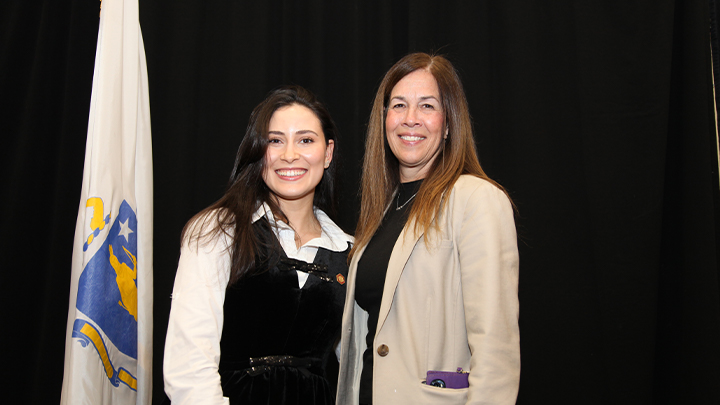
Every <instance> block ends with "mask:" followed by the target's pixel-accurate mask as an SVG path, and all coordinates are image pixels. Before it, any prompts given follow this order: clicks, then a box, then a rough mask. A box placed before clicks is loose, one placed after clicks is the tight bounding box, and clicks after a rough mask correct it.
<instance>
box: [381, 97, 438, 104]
mask: <svg viewBox="0 0 720 405" xmlns="http://www.w3.org/2000/svg"><path fill="white" fill-rule="evenodd" d="M394 99H398V100H401V101H404V102H406V103H407V102H408V101H407V99H406V98H405V97H404V96H394V97H391V98H390V100H394ZM430 99H432V100H435V101H437V102H438V103H439V102H440V100H438V98H437V97H435V96H422V97H420V101H425V100H430Z"/></svg>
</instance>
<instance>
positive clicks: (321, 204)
mask: <svg viewBox="0 0 720 405" xmlns="http://www.w3.org/2000/svg"><path fill="white" fill-rule="evenodd" d="M294 104H297V105H301V106H303V107H307V108H308V109H310V110H311V111H312V112H313V113H314V114H315V116H316V117H317V118H318V119H319V120H320V125H321V127H322V131H323V134H324V136H325V144H326V145H327V144H328V143H329V141H330V140H332V141H333V142H334V143H335V150H334V152H333V155H334V156H335V158H333V159H332V161H331V162H330V166H328V168H327V169H325V172H324V174H323V177H322V179H321V180H320V183H319V184H318V185H317V186H316V187H315V195H314V198H313V205H314V206H315V207H316V208H319V209H321V210H323V211H324V212H325V213H326V214H328V216H330V218H333V219H334V218H335V214H336V212H337V203H336V199H335V190H336V181H337V177H336V171H337V161H338V159H337V154H338V139H337V134H338V131H337V128H336V126H335V123H334V122H333V120H332V118H331V117H330V113H328V111H327V109H326V108H325V106H324V105H323V104H322V103H321V102H320V101H319V100H318V99H317V98H316V97H315V95H314V94H313V93H311V92H310V91H308V90H306V89H304V88H302V87H300V86H284V87H281V88H278V89H276V90H273V91H271V92H270V93H269V94H268V95H267V97H266V98H265V100H263V101H262V102H261V103H260V104H259V105H258V106H257V107H255V109H254V110H253V112H252V114H251V115H250V121H249V122H248V126H247V129H246V131H245V137H244V138H243V140H242V142H240V147H239V148H238V152H237V155H236V157H235V165H234V167H233V170H232V174H231V175H230V181H229V183H228V188H227V191H226V192H225V195H223V196H222V198H220V199H219V200H218V201H217V202H215V203H214V204H212V205H211V206H209V207H207V208H205V209H204V210H202V211H201V212H199V213H198V214H197V215H195V216H194V217H193V218H192V219H191V220H190V221H188V223H187V224H186V225H185V228H183V232H182V239H183V240H184V241H187V242H188V243H190V242H196V243H207V242H209V241H211V240H213V239H214V238H217V237H219V236H221V235H223V234H224V235H227V236H228V237H229V238H230V240H231V241H232V243H231V244H230V246H228V249H229V250H230V251H231V255H232V262H231V268H230V281H229V284H228V285H232V284H235V283H236V282H238V281H240V280H242V279H243V278H245V277H247V276H249V275H252V274H255V271H256V267H257V265H258V263H256V261H257V260H258V257H259V255H260V254H261V253H262V252H261V249H263V248H264V247H265V246H264V245H265V244H264V243H263V241H261V240H259V238H258V236H257V235H256V233H255V231H254V230H253V227H252V216H253V214H254V213H255V212H256V211H257V210H258V209H259V208H260V206H261V205H262V204H263V203H266V204H267V205H268V206H269V207H270V209H271V210H272V213H273V215H274V216H275V218H277V219H279V220H282V221H284V222H286V223H288V224H289V221H288V219H287V216H286V215H285V214H284V213H283V212H282V210H281V209H280V206H279V205H278V204H277V202H276V200H275V199H274V198H271V195H272V192H271V191H270V189H269V188H268V187H267V185H266V184H265V181H264V180H263V177H262V175H263V171H264V169H265V153H266V152H267V145H268V126H269V123H270V119H271V118H272V116H273V114H274V113H275V111H277V110H278V109H280V108H282V107H287V106H290V105H294ZM289 225H290V226H292V224H289ZM277 247H278V248H279V246H277ZM262 270H263V269H258V272H259V271H262Z"/></svg>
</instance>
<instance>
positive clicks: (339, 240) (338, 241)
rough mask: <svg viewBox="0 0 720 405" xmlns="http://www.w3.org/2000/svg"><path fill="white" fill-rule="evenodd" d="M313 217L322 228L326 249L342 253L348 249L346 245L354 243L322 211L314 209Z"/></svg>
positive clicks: (348, 235) (350, 237)
mask: <svg viewBox="0 0 720 405" xmlns="http://www.w3.org/2000/svg"><path fill="white" fill-rule="evenodd" d="M315 216H316V217H317V219H318V221H319V222H320V226H321V227H322V230H323V237H325V236H326V237H327V239H328V240H327V243H328V244H329V246H326V247H327V248H329V249H330V250H334V251H339V252H342V251H345V250H346V249H347V248H348V244H349V245H352V244H354V243H355V238H354V237H353V236H352V235H350V234H348V233H346V232H345V231H343V230H342V228H340V227H339V226H338V225H337V224H336V223H335V222H334V221H333V220H332V219H330V217H329V216H328V215H327V214H326V213H325V212H324V211H323V210H321V209H319V208H316V209H315Z"/></svg>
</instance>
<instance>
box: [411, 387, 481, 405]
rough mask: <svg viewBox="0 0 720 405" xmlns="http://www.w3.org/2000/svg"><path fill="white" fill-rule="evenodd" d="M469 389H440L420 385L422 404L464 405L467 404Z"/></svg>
mask: <svg viewBox="0 0 720 405" xmlns="http://www.w3.org/2000/svg"><path fill="white" fill-rule="evenodd" d="M468 390H469V388H440V387H434V386H432V385H427V384H425V383H423V382H421V383H420V391H421V392H422V397H423V401H422V402H423V403H426V404H464V403H465V402H467V396H468Z"/></svg>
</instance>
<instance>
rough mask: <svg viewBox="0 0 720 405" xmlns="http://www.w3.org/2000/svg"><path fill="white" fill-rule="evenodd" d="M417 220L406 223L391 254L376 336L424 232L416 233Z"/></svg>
mask: <svg viewBox="0 0 720 405" xmlns="http://www.w3.org/2000/svg"><path fill="white" fill-rule="evenodd" d="M414 229H415V221H412V222H409V223H407V224H405V228H403V230H402V232H401V233H400V237H398V240H397V242H395V247H393V251H392V254H391V255H390V261H389V262H388V268H387V274H386V275H385V288H384V289H383V295H382V302H381V303H380V313H379V316H378V326H377V330H376V332H375V336H377V333H378V332H380V329H382V327H383V325H384V324H385V319H387V316H388V313H390V307H391V306H392V302H393V298H394V296H395V289H396V288H397V284H398V281H400V276H401V275H402V272H403V270H404V269H405V264H406V263H407V261H408V259H409V258H410V254H411V253H412V251H413V249H414V248H415V245H416V244H417V242H418V240H419V239H420V238H421V237H422V236H423V232H420V233H417V234H416V233H415V231H414Z"/></svg>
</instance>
